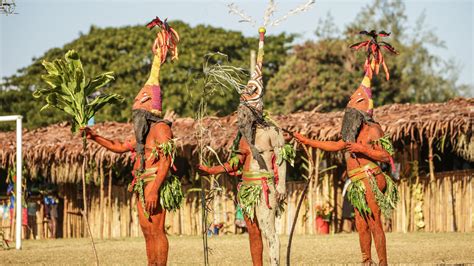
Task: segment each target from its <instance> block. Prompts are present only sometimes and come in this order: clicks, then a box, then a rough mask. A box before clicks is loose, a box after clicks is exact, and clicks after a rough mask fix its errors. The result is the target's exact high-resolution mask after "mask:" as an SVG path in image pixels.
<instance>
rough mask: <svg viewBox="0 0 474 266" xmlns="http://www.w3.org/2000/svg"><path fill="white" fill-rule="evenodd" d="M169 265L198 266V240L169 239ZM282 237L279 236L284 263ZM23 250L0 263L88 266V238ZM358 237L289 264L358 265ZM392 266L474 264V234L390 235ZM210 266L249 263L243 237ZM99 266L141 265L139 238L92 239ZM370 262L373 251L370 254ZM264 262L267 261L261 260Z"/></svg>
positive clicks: (324, 242)
mask: <svg viewBox="0 0 474 266" xmlns="http://www.w3.org/2000/svg"><path fill="white" fill-rule="evenodd" d="M169 240H170V253H169V259H168V262H169V264H170V265H198V264H202V245H201V243H202V242H201V238H200V237H189V236H183V237H180V236H170V238H169ZM287 242H288V238H287V237H282V253H281V254H282V262H285V257H286V245H287ZM23 243H24V244H23V250H21V251H16V250H7V251H0V264H2V265H12V264H13V265H18V264H43V265H52V264H53V265H59V264H61V265H65V264H66V265H70V264H74V265H92V264H93V262H94V261H93V260H94V258H93V253H92V249H91V246H90V244H89V242H88V239H59V240H36V241H35V240H29V241H25V242H23ZM358 243H359V242H358V237H357V234H337V235H328V236H296V237H295V239H294V242H293V248H292V261H291V262H292V264H293V265H314V264H341V263H344V264H352V263H354V264H356V263H358V262H359V261H360V252H359V244H358ZM387 243H388V244H387V246H388V260H389V263H391V264H395V263H396V264H421V263H423V264H444V263H449V264H455V263H456V264H457V263H466V264H474V233H438V234H432V233H409V234H401V233H392V234H387ZM209 246H210V248H211V249H212V252H211V255H210V262H211V264H212V265H249V264H251V259H250V253H249V246H248V240H247V235H238V236H219V237H212V238H210V239H209ZM97 250H98V253H99V259H100V262H101V265H145V264H146V255H145V242H144V240H143V238H126V239H113V240H97ZM372 252H373V253H372V254H374V255H373V256H374V259H376V255H375V250H374V248H373V249H372ZM265 258H266V257H265Z"/></svg>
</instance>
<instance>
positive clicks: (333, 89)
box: [266, 0, 463, 113]
mask: <svg viewBox="0 0 474 266" xmlns="http://www.w3.org/2000/svg"><path fill="white" fill-rule="evenodd" d="M372 29H376V30H378V31H379V30H385V31H387V32H391V35H390V37H389V38H387V41H388V42H390V43H391V44H392V45H393V46H394V47H395V48H396V49H397V50H398V51H399V52H400V54H399V55H398V56H392V55H388V54H387V55H386V56H385V61H386V63H387V65H388V68H389V71H390V76H391V78H390V80H389V81H386V80H385V75H384V74H381V75H379V76H377V77H375V79H374V81H373V93H374V96H373V97H374V101H375V104H376V105H378V106H380V105H384V104H389V103H402V102H418V103H423V102H438V101H445V100H447V99H449V98H452V97H454V96H456V94H458V92H459V91H462V90H463V86H457V85H456V81H457V76H456V71H457V70H458V69H457V68H456V66H455V65H454V64H453V63H452V62H449V61H444V60H442V59H441V58H439V57H437V56H435V55H433V54H432V53H430V50H429V49H428V48H429V46H435V47H444V44H443V42H442V41H440V40H439V39H438V38H437V37H436V35H434V33H433V32H432V31H430V29H427V28H426V25H424V15H423V14H422V15H421V16H420V18H419V19H418V20H417V22H416V24H415V27H414V28H412V29H409V28H408V27H407V17H406V15H405V7H404V4H403V3H402V2H401V1H399V0H395V1H387V0H376V1H374V2H373V3H372V4H369V5H368V6H366V7H365V8H363V9H362V10H361V11H360V12H359V14H358V15H357V18H356V20H355V21H354V22H352V23H350V24H349V25H348V26H347V27H346V28H345V29H344V30H343V33H342V34H341V33H339V29H338V28H337V27H336V26H335V24H334V21H333V18H332V17H331V15H330V14H328V15H327V16H326V19H325V20H320V22H319V25H318V28H317V30H316V36H317V40H316V41H308V42H306V43H304V44H301V45H296V46H295V47H294V49H293V52H292V54H291V55H290V56H289V58H288V60H287V61H286V64H284V65H283V66H281V67H280V71H279V72H278V73H277V74H276V75H275V76H274V77H273V78H272V79H271V80H270V82H269V84H268V90H267V91H268V95H267V97H266V100H267V103H268V105H269V106H270V107H271V109H272V110H273V111H274V112H275V113H289V112H294V111H299V110H312V109H314V108H316V107H319V108H321V109H322V110H324V111H329V110H333V109H340V108H343V107H345V106H346V104H347V101H348V99H349V96H350V95H351V94H352V93H353V92H354V91H355V89H356V88H357V86H358V85H359V84H360V82H361V81H362V77H363V75H364V73H363V71H364V70H363V63H364V57H365V53H364V52H355V51H352V50H350V49H349V48H348V47H349V45H350V44H352V43H355V42H357V41H362V40H363V38H365V37H362V36H360V35H358V34H357V33H358V32H359V31H361V30H369V31H370V30H372Z"/></svg>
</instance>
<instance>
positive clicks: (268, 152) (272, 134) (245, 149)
mask: <svg viewBox="0 0 474 266" xmlns="http://www.w3.org/2000/svg"><path fill="white" fill-rule="evenodd" d="M277 136H278V133H277V132H276V130H275V129H274V128H272V127H267V128H260V127H257V129H256V133H255V147H256V148H257V150H258V151H260V155H261V156H262V158H263V160H264V161H265V164H266V165H267V170H268V171H271V169H272V157H273V152H274V145H273V142H274V141H275V140H274V139H275V138H276V137H277ZM240 152H242V153H243V154H246V155H247V156H246V157H245V162H244V167H243V170H244V171H259V170H262V171H265V169H260V167H259V165H258V162H257V161H256V160H255V159H254V158H253V156H251V151H250V147H249V145H248V143H247V141H246V140H245V138H242V139H241V140H240Z"/></svg>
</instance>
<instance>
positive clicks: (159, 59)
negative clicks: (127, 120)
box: [133, 17, 179, 115]
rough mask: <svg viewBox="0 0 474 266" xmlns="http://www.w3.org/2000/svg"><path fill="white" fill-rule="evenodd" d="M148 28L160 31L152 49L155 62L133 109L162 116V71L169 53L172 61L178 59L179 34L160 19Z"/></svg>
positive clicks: (148, 25) (154, 20) (150, 23)
mask: <svg viewBox="0 0 474 266" xmlns="http://www.w3.org/2000/svg"><path fill="white" fill-rule="evenodd" d="M146 27H147V28H148V29H150V30H151V29H153V28H155V27H158V28H159V31H158V32H157V34H156V38H155V41H154V42H153V45H152V47H151V50H152V52H153V62H152V66H151V70H150V75H149V77H148V80H147V81H146V82H145V86H144V87H143V88H142V89H141V90H140V92H139V93H138V95H137V97H136V98H135V102H134V105H133V109H142V110H145V111H149V112H152V113H153V114H156V115H160V114H161V111H162V97H161V95H162V91H161V86H160V69H161V65H162V64H164V63H165V62H166V59H167V56H168V53H170V54H171V60H175V59H178V43H179V34H178V33H177V32H176V31H175V30H174V29H173V28H172V27H171V26H170V25H169V24H168V22H167V19H165V20H164V21H162V20H161V19H160V18H159V17H156V18H155V19H153V20H152V21H151V22H149V23H148V24H147V25H146Z"/></svg>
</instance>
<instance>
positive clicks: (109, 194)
mask: <svg viewBox="0 0 474 266" xmlns="http://www.w3.org/2000/svg"><path fill="white" fill-rule="evenodd" d="M107 190H108V191H107V218H108V223H107V225H108V235H107V237H108V238H109V239H110V238H112V221H113V219H112V167H111V168H110V169H109V183H108V186H107Z"/></svg>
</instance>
